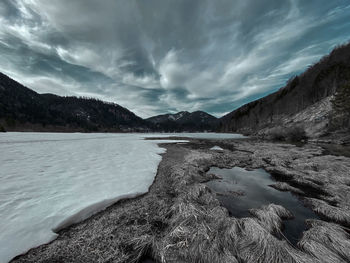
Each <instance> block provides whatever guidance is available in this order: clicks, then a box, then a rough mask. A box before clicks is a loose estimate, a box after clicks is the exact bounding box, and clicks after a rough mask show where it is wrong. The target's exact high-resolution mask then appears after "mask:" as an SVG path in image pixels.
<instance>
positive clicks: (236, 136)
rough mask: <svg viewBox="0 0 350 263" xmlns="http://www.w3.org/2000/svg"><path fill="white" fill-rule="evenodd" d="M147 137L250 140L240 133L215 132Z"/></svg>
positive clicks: (164, 134)
mask: <svg viewBox="0 0 350 263" xmlns="http://www.w3.org/2000/svg"><path fill="white" fill-rule="evenodd" d="M145 136H146V137H148V136H150V137H188V138H195V139H216V140H220V139H244V138H248V137H246V136H243V135H242V134H238V133H215V132H203V133H190V132H182V133H159V134H148V135H145Z"/></svg>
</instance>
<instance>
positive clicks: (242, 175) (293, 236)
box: [207, 167, 318, 245]
mask: <svg viewBox="0 0 350 263" xmlns="http://www.w3.org/2000/svg"><path fill="white" fill-rule="evenodd" d="M208 173H212V174H216V175H219V176H220V177H222V179H220V180H212V181H209V182H208V183H207V185H208V187H209V188H210V189H211V190H212V191H214V192H216V193H217V198H218V199H219V201H220V203H221V204H222V206H224V207H226V208H227V210H228V211H229V213H230V215H232V216H234V217H238V218H241V217H251V216H252V215H251V214H250V213H249V211H248V210H249V209H251V208H259V207H261V206H263V205H268V204H271V203H274V204H277V205H282V206H283V207H285V208H287V209H288V210H289V211H290V212H292V214H293V215H294V217H295V218H294V219H291V220H285V221H283V223H284V226H285V228H284V230H283V234H284V236H285V237H286V238H287V239H288V240H289V242H291V243H292V244H294V245H295V244H296V243H297V242H298V241H299V240H300V238H301V236H302V233H303V231H305V230H306V225H305V220H306V219H310V218H318V217H317V215H316V214H315V213H314V212H313V211H312V210H311V209H309V208H306V207H305V206H303V204H302V203H301V201H300V200H299V199H298V198H297V197H296V196H295V195H293V194H291V193H290V192H282V191H279V190H276V189H274V188H272V187H270V186H269V185H271V184H273V183H275V181H274V180H273V178H272V177H271V175H270V174H269V173H267V172H266V171H265V170H263V169H256V170H252V171H247V170H245V169H242V168H239V167H234V168H232V169H220V168H217V167H212V168H211V169H210V170H209V171H208Z"/></svg>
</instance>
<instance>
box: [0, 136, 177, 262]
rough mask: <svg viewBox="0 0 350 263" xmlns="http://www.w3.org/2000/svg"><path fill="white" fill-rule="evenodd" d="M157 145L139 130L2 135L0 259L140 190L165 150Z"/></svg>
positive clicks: (46, 239) (5, 259)
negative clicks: (99, 132)
mask: <svg viewBox="0 0 350 263" xmlns="http://www.w3.org/2000/svg"><path fill="white" fill-rule="evenodd" d="M158 142H160V141H152V140H144V139H143V136H142V135H141V134H80V133H71V134H59V133H56V134H54V133H51V134H49V133H4V134H1V135H0V149H1V152H0V222H1V224H0V262H2V263H4V262H8V261H9V260H10V259H12V258H13V257H14V256H16V255H18V254H21V253H24V252H26V251H27V250H28V249H30V248H32V247H35V246H38V245H40V244H43V243H47V242H49V241H51V240H53V239H54V238H55V237H56V236H57V234H55V233H54V232H53V231H52V229H55V230H57V229H59V228H62V227H65V226H67V225H69V224H72V223H75V222H78V221H81V220H83V219H85V218H87V217H89V216H91V215H92V214H93V213H96V212H97V211H100V210H102V209H104V208H105V207H107V206H109V205H111V204H112V203H114V202H116V201H117V200H119V199H120V198H123V197H130V196H135V195H138V194H142V193H145V192H147V191H148V188H149V186H150V185H151V184H152V182H153V179H154V177H155V174H156V171H157V167H158V164H159V162H160V160H161V156H160V155H159V154H160V153H163V152H164V151H165V150H164V149H163V148H160V147H158V145H157V143H158ZM161 142H165V141H164V140H162V141H161ZM166 142H168V141H166ZM171 142H174V141H171Z"/></svg>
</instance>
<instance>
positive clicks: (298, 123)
mask: <svg viewBox="0 0 350 263" xmlns="http://www.w3.org/2000/svg"><path fill="white" fill-rule="evenodd" d="M349 84H350V44H347V45H344V46H340V47H337V48H336V49H334V50H333V51H332V52H331V53H330V54H329V55H328V56H325V57H324V58H322V59H321V60H320V61H319V62H318V63H316V64H315V65H313V66H311V67H309V69H308V70H307V71H306V72H304V73H303V74H301V75H299V76H296V77H294V78H292V79H290V80H289V81H288V82H287V84H286V86H285V87H283V88H281V89H280V90H278V91H277V92H275V93H272V94H270V95H268V96H266V97H263V98H261V99H258V100H256V101H253V102H250V103H248V104H246V105H244V106H242V107H240V108H238V109H236V110H234V111H232V112H231V113H229V114H227V115H225V116H223V117H222V118H220V124H219V130H220V131H221V132H240V133H245V134H260V135H268V134H269V133H271V132H272V131H273V130H274V131H276V128H280V129H282V130H283V129H288V128H293V127H302V129H304V131H305V132H306V134H307V136H309V137H318V136H322V135H325V134H326V133H328V132H330V131H332V130H341V129H348V128H349V127H350V121H349V116H348V115H343V120H342V122H341V124H339V122H338V124H336V122H335V121H334V120H335V119H336V118H335V115H334V111H333V107H332V105H333V104H332V100H333V97H334V94H337V92H338V91H339V90H340V89H343V88H344V87H345V86H349ZM349 87H350V86H349ZM348 103H350V101H349V102H348Z"/></svg>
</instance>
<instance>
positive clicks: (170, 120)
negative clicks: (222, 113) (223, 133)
mask: <svg viewBox="0 0 350 263" xmlns="http://www.w3.org/2000/svg"><path fill="white" fill-rule="evenodd" d="M146 120H147V121H149V122H151V123H153V124H154V125H155V128H156V129H157V130H159V131H163V132H181V131H188V132H195V131H215V130H216V128H217V123H218V119H217V118H216V117H214V116H212V115H210V114H208V113H206V112H204V111H194V112H192V113H190V112H188V111H180V112H178V113H175V114H163V115H157V116H154V117H151V118H148V119H146Z"/></svg>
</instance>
